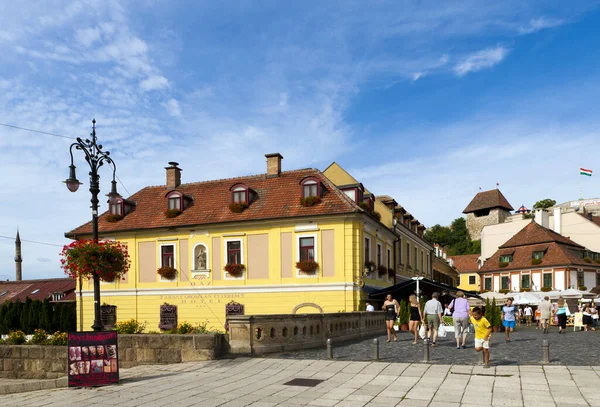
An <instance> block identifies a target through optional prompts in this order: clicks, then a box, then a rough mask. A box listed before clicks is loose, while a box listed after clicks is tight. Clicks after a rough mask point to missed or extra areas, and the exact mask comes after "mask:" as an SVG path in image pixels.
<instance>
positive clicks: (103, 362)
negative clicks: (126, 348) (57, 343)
mask: <svg viewBox="0 0 600 407" xmlns="http://www.w3.org/2000/svg"><path fill="white" fill-rule="evenodd" d="M67 338H68V342H67V360H68V363H69V374H68V380H69V387H93V386H106V385H110V384H116V383H119V359H118V356H119V352H118V348H117V333H116V332H114V331H112V332H71V333H69V334H68V337H67Z"/></svg>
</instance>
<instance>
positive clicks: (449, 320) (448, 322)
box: [442, 315, 454, 326]
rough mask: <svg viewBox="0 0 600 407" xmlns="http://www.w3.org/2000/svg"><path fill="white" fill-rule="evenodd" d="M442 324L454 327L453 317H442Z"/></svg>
mask: <svg viewBox="0 0 600 407" xmlns="http://www.w3.org/2000/svg"><path fill="white" fill-rule="evenodd" d="M442 322H443V323H444V325H447V326H452V325H454V320H453V319H452V317H450V316H447V315H446V316H445V317H442Z"/></svg>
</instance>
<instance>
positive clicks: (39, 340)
mask: <svg viewBox="0 0 600 407" xmlns="http://www.w3.org/2000/svg"><path fill="white" fill-rule="evenodd" d="M29 342H30V343H33V344H34V345H45V344H47V343H48V333H47V332H46V331H44V330H43V329H36V330H35V331H33V336H32V337H31V339H30V340H29Z"/></svg>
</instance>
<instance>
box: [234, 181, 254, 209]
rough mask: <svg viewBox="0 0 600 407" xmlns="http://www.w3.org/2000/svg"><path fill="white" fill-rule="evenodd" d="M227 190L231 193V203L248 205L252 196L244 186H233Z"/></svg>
mask: <svg viewBox="0 0 600 407" xmlns="http://www.w3.org/2000/svg"><path fill="white" fill-rule="evenodd" d="M229 190H230V191H231V203H237V204H245V205H250V200H251V198H252V194H251V191H250V188H248V187H247V186H246V185H244V184H235V185H234V186H232V187H231V188H230V189H229Z"/></svg>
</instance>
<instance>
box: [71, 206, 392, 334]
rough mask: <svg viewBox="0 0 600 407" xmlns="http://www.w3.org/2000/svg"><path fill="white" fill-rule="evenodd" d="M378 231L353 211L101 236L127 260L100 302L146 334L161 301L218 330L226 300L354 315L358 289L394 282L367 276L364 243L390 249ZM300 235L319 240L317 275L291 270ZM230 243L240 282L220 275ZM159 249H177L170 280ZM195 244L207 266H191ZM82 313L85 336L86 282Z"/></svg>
mask: <svg viewBox="0 0 600 407" xmlns="http://www.w3.org/2000/svg"><path fill="white" fill-rule="evenodd" d="M369 225H371V226H369ZM376 229H377V227H376V225H375V223H374V221H373V220H372V219H371V218H370V217H368V216H366V215H363V214H358V213H357V214H355V215H344V216H341V215H338V216H330V217H319V218H315V219H312V220H307V219H302V220H299V221H297V222H296V221H294V220H293V219H286V220H278V221H254V222H240V223H238V224H236V225H227V226H214V227H210V228H206V227H198V228H197V229H190V228H186V229H178V230H164V229H162V230H153V231H141V232H136V233H131V232H129V233H126V232H122V233H116V234H112V235H110V236H109V235H106V236H101V238H102V239H106V240H111V239H114V240H118V241H120V242H121V243H122V244H125V245H127V247H128V251H129V255H130V259H131V265H130V270H129V273H128V274H127V276H126V278H125V280H123V281H119V282H116V283H101V301H102V303H108V304H110V305H116V306H117V320H118V321H124V320H128V319H131V318H134V319H136V320H138V321H139V322H146V331H158V324H159V307H160V305H162V304H164V303H169V304H173V305H177V306H178V320H179V322H183V321H188V322H191V323H207V324H208V326H209V327H210V328H213V329H221V330H223V327H224V324H225V305H226V304H227V303H229V302H230V301H235V302H238V303H241V304H243V305H244V306H245V314H246V315H258V314H290V313H292V312H294V311H296V312H298V313H313V312H320V311H321V310H322V311H323V312H349V311H356V310H359V309H361V308H362V307H363V303H362V302H361V299H362V300H364V299H365V298H366V294H365V293H364V292H362V291H361V289H360V286H362V284H363V283H367V284H370V285H373V286H377V287H387V286H389V285H391V284H393V279H391V278H389V277H388V276H387V275H386V276H382V277H379V276H378V275H377V272H375V273H371V274H372V275H371V276H364V267H363V264H364V253H365V251H364V247H363V242H364V241H365V237H370V238H371V239H372V241H373V243H374V246H375V245H381V248H382V251H384V252H385V253H386V254H387V253H388V249H389V250H392V248H393V238H392V237H393V235H392V234H391V232H389V231H383V232H382V231H381V230H380V231H379V232H378V231H376ZM302 236H313V237H315V238H316V239H315V242H316V248H315V250H316V257H315V260H316V261H317V262H318V263H319V265H320V270H319V271H318V272H317V273H315V275H314V276H306V275H302V273H301V272H299V270H297V269H296V267H295V265H296V261H297V260H298V251H299V249H298V247H299V245H298V242H299V238H300V237H302ZM228 240H240V241H241V243H242V245H241V248H242V250H241V251H242V253H241V255H242V263H243V264H245V265H246V271H245V272H244V274H243V276H242V277H240V278H230V276H228V274H226V273H225V272H224V270H223V265H224V263H225V261H224V260H225V259H224V256H225V251H226V246H225V244H226V242H227V241H228ZM252 242H259V243H261V244H258V245H256V244H253V243H252ZM264 243H266V245H265V244H264ZM163 245H173V246H174V249H175V250H174V252H175V253H174V259H175V268H176V269H177V270H178V271H179V274H178V276H177V278H176V279H174V280H173V281H163V280H162V278H161V277H160V276H159V275H158V274H157V273H156V270H157V268H158V267H160V265H161V258H160V253H161V251H160V247H161V246H163ZM199 245H204V246H205V247H206V249H207V256H208V258H207V264H208V267H207V269H204V270H196V268H195V264H196V251H195V248H196V247H198V246H199ZM375 247H376V246H375ZM141 252H142V253H141ZM386 261H387V259H386ZM195 270H196V271H195ZM302 304H306V305H304V306H302ZM79 306H80V304H79V301H78V307H79ZM298 307H300V308H298ZM296 308H298V309H297V310H296ZM82 309H83V324H82V325H83V326H82V328H80V329H83V330H89V327H90V326H91V325H92V323H93V287H92V284H91V283H89V284H87V285H86V284H84V291H83V307H82Z"/></svg>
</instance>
